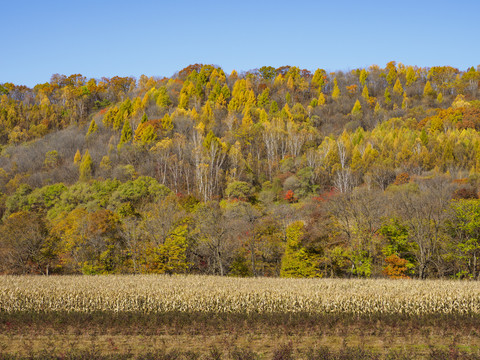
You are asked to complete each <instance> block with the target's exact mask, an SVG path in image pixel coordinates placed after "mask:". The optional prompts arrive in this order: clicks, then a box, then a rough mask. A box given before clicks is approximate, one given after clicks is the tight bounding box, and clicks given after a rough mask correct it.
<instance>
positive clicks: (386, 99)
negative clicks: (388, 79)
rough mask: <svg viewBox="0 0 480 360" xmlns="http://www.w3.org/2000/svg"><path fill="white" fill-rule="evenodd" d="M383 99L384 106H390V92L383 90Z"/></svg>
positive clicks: (386, 89)
mask: <svg viewBox="0 0 480 360" xmlns="http://www.w3.org/2000/svg"><path fill="white" fill-rule="evenodd" d="M383 97H384V99H385V104H387V105H388V104H390V103H391V102H392V96H391V95H390V90H389V89H388V87H387V88H385V93H384V94H383Z"/></svg>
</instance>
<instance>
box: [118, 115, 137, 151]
mask: <svg viewBox="0 0 480 360" xmlns="http://www.w3.org/2000/svg"><path fill="white" fill-rule="evenodd" d="M132 138H133V131H132V127H131V126H130V121H128V120H125V122H124V123H123V128H122V135H121V137H120V142H119V143H118V149H121V148H122V147H123V146H124V145H125V144H126V143H128V142H130V141H131V140H132Z"/></svg>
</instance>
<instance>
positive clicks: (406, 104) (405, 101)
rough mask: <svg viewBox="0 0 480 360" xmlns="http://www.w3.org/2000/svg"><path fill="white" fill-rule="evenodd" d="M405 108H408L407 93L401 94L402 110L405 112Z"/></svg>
mask: <svg viewBox="0 0 480 360" xmlns="http://www.w3.org/2000/svg"><path fill="white" fill-rule="evenodd" d="M407 107H408V98H407V93H406V92H403V100H402V109H404V110H405V109H406V108H407Z"/></svg>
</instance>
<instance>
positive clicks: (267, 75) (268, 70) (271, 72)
mask: <svg viewBox="0 0 480 360" xmlns="http://www.w3.org/2000/svg"><path fill="white" fill-rule="evenodd" d="M258 72H259V73H260V75H261V76H262V78H263V79H264V80H272V79H274V78H275V76H276V75H277V72H276V70H275V68H274V67H273V66H262V67H261V68H260V69H258Z"/></svg>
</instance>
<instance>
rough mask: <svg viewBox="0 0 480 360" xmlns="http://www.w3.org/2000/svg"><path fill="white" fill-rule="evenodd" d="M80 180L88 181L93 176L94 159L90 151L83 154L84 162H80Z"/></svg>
mask: <svg viewBox="0 0 480 360" xmlns="http://www.w3.org/2000/svg"><path fill="white" fill-rule="evenodd" d="M79 170H80V181H88V180H90V179H91V178H92V172H93V161H92V157H91V156H90V153H89V152H88V150H87V151H85V154H83V157H82V162H81V163H80V169H79Z"/></svg>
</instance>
